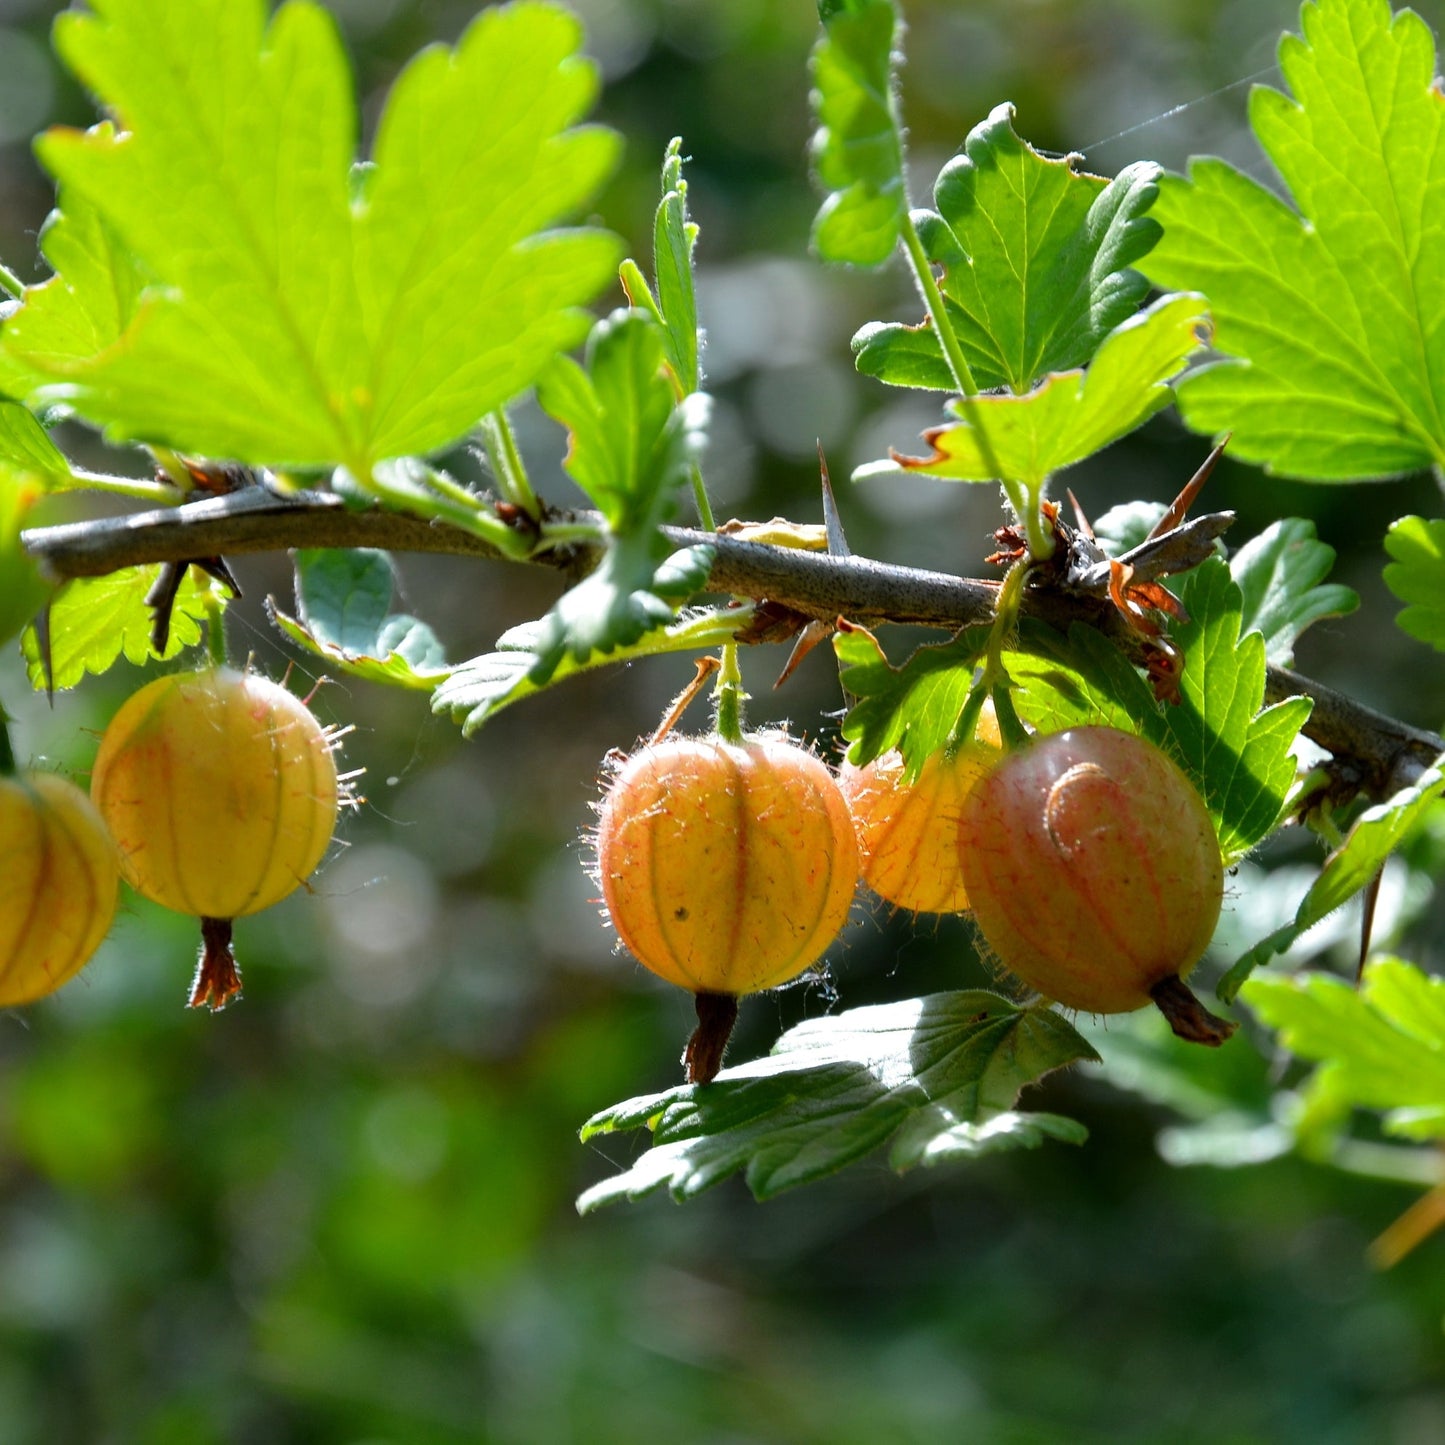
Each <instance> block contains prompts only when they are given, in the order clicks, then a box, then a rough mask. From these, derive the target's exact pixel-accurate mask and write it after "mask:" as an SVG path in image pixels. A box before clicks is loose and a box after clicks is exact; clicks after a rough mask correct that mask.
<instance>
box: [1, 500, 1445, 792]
mask: <svg viewBox="0 0 1445 1445" xmlns="http://www.w3.org/2000/svg"><path fill="white" fill-rule="evenodd" d="M595 520H596V519H595V518H593V517H592V515H591V514H590V513H585V512H577V513H568V514H565V515H562V516H558V517H557V518H555V521H556V522H557V523H558V524H560V525H562V526H565V527H575V526H576V524H578V523H586V522H589V521H595ZM664 530H665V531H666V533H667V537H668V541H669V542H670V543H671V544H672V545H673V546H674V547H679V548H681V547H690V546H695V545H697V544H698V543H700V542H706V543H708V544H709V545H711V546H712V547H713V548H715V550H716V556H715V560H714V562H713V567H712V572H711V575H710V577H709V580H708V588H709V590H710V591H713V592H719V593H725V594H731V595H734V596H738V597H755V598H767V599H768V600H769V601H770V602H772V603H773V604H774V605H775V606H778V607H782V608H787V609H790V610H792V611H794V612H797V613H800V614H802V615H803V616H805V617H809V618H819V619H822V620H824V621H830V622H831V621H832V620H833V619H835V618H837V617H840V616H845V617H848V618H849V619H851V620H853V621H856V622H860V623H862V624H864V625H866V626H875V625H878V624H880V623H885V622H902V623H917V624H921V625H923V626H928V627H938V628H946V629H949V630H956V629H957V628H959V627H963V626H968V625H971V624H978V623H989V622H991V621H992V620H993V615H994V605H995V601H996V599H997V596H998V586H999V584H998V583H997V582H991V581H985V580H981V579H977V578H967V577H953V576H950V575H948V574H947V573H942V572H927V571H923V570H920V569H918V568H914V567H894V566H889V565H887V564H885V563H882V562H875V561H872V560H871V559H869V558H867V557H856V556H853V557H840V556H830V555H828V554H827V553H822V552H809V551H804V550H801V549H798V548H791V547H773V546H768V545H765V544H764V543H761V542H748V541H743V540H741V539H739V538H736V537H729V536H727V535H725V534H718V533H709V532H701V531H697V530H695V529H692V528H685V527H669V528H665V529H664ZM545 539H546V524H545V523H544V526H543V543H544V545H545ZM22 540H23V541H24V544H25V546H26V548H27V549H28V550H29V551H30V553H31V554H32V555H33V556H34V557H35V558H36V559H37V560H38V561H39V562H40V563H41V564H42V566H43V568H44V569H45V571H46V572H47V573H48V574H49V576H50V577H51V578H52V579H53V580H55V581H57V582H58V581H64V580H67V579H69V578H72V577H98V576H104V575H106V574H107V573H110V572H115V571H118V570H119V569H120V568H122V567H133V566H138V565H141V564H143V563H150V562H171V561H185V560H187V559H189V558H192V557H197V556H221V555H225V554H237V553H245V552H268V551H281V550H284V549H286V548H291V547H381V548H385V549H387V550H389V551H396V552H430V553H447V554H451V555H456V556H470V557H481V558H489V559H493V560H506V559H503V557H502V554H501V553H500V552H499V551H498V550H497V549H496V548H495V547H493V546H491V545H489V544H488V543H487V542H486V541H485V540H483V539H482V538H480V537H478V536H476V535H475V534H473V533H469V532H464V531H462V530H460V529H459V528H456V527H452V526H448V525H446V524H445V523H441V522H427V521H423V520H421V519H419V518H416V517H410V516H406V515H405V514H403V513H400V512H394V511H386V510H382V509H380V508H373V509H370V510H360V511H358V510H353V509H351V508H349V507H348V506H347V505H346V504H345V503H344V502H343V501H342V500H341V498H339V497H337V496H334V495H332V494H331V493H327V492H302V493H298V494H296V495H294V496H291V497H285V498H283V497H278V496H276V495H275V494H274V493H272V492H269V491H263V490H261V489H256V490H249V489H248V490H245V491H241V492H235V493H232V494H230V495H228V496H222V497H211V498H207V499H206V500H204V501H199V502H188V503H186V504H184V505H183V506H178V507H168V508H164V509H161V510H159V511H153V512H140V513H135V514H133V515H131V516H126V517H106V518H100V519H98V520H94V521H87V522H71V523H67V524H65V525H62V526H56V527H40V528H35V529H33V530H31V531H27V532H24V533H22ZM599 545H600V544H597V543H587V542H585V541H579V542H574V543H571V544H570V545H567V546H563V547H555V548H550V549H545V550H540V551H538V552H536V553H535V554H534V555H533V557H532V558H531V559H529V560H531V561H532V562H534V563H536V564H538V565H541V566H547V567H552V568H555V569H557V570H559V571H563V572H565V573H567V574H569V575H576V573H578V572H580V571H586V570H587V566H588V560H589V559H588V553H589V552H591V551H595V550H597V549H598V547H599ZM1023 612H1024V613H1025V614H1026V615H1028V616H1031V617H1035V618H1038V619H1039V620H1040V621H1043V622H1046V623H1048V624H1049V625H1050V626H1053V627H1057V628H1060V629H1064V628H1067V626H1068V625H1069V623H1070V622H1072V621H1077V620H1083V621H1087V622H1090V623H1093V624H1094V625H1096V626H1098V627H1100V628H1101V629H1102V630H1103V631H1105V632H1106V633H1108V634H1109V635H1110V636H1112V637H1114V638H1115V639H1116V640H1118V641H1119V642H1121V643H1122V644H1124V645H1126V646H1127V645H1128V644H1129V642H1130V638H1129V636H1128V633H1127V629H1126V628H1125V627H1124V626H1123V625H1122V624H1121V623H1120V622H1119V619H1118V615H1117V613H1115V612H1114V610H1113V609H1112V608H1111V607H1109V606H1108V604H1107V603H1106V602H1104V601H1102V600H1097V599H1095V598H1092V597H1088V596H1076V595H1073V594H1069V593H1064V592H1059V591H1050V590H1043V589H1029V590H1028V591H1026V593H1025V595H1024V605H1023ZM1300 695H1303V696H1305V697H1308V698H1311V699H1312V700H1313V702H1314V712H1313V714H1312V715H1311V717H1310V720H1309V722H1308V723H1307V724H1306V726H1305V729H1304V730H1305V733H1306V735H1307V736H1308V737H1310V738H1311V739H1313V740H1314V741H1315V742H1316V743H1318V744H1319V745H1320V746H1321V747H1323V748H1325V749H1326V750H1327V751H1329V752H1330V753H1332V754H1334V755H1335V757H1336V758H1337V759H1348V760H1351V761H1352V762H1354V763H1355V764H1356V765H1357V766H1358V767H1359V769H1360V771H1361V786H1362V787H1363V788H1364V789H1365V790H1366V791H1368V792H1370V793H1372V794H1374V795H1376V796H1386V795H1388V794H1389V793H1392V792H1395V791H1398V790H1399V789H1400V788H1403V787H1407V786H1409V785H1410V784H1411V783H1413V782H1414V781H1416V780H1417V779H1418V778H1419V776H1420V774H1421V773H1422V772H1423V771H1424V770H1425V769H1426V768H1428V767H1429V766H1430V764H1431V763H1432V762H1434V761H1435V759H1436V758H1437V757H1439V755H1440V754H1441V753H1442V752H1445V741H1442V740H1441V738H1440V737H1438V736H1437V735H1436V734H1434V733H1432V732H1427V731H1425V730H1423V729H1420V728H1414V727H1411V726H1409V725H1408V724H1407V723H1403V722H1400V721H1399V720H1398V719H1396V718H1392V717H1387V716H1386V715H1385V714H1383V713H1379V712H1376V711H1375V710H1374V709H1373V708H1368V707H1366V706H1364V704H1362V703H1359V702H1356V701H1355V700H1354V699H1353V698H1350V697H1347V696H1345V695H1344V694H1342V693H1338V692H1336V691H1334V689H1332V688H1329V687H1326V686H1325V685H1324V684H1322V683H1319V682H1316V681H1314V680H1313V679H1312V678H1307V677H1303V676H1301V675H1300V674H1298V673H1295V672H1290V671H1288V670H1287V669H1285V668H1282V667H1274V666H1271V667H1270V668H1269V669H1268V671H1267V673H1266V678H1265V700H1266V702H1278V701H1281V700H1282V699H1284V698H1286V697H1295V696H1300Z"/></svg>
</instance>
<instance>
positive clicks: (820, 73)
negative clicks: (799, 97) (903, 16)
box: [813, 0, 908, 266]
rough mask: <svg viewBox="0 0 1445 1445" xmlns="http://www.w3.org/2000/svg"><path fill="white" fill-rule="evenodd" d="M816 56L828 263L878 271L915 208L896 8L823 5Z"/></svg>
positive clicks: (819, 223)
mask: <svg viewBox="0 0 1445 1445" xmlns="http://www.w3.org/2000/svg"><path fill="white" fill-rule="evenodd" d="M818 16H819V18H820V19H821V20H822V22H823V36H822V38H821V39H820V40H819V41H818V44H817V45H816V46H815V47H814V50H813V84H814V90H813V109H814V113H815V114H816V116H817V119H818V127H817V130H816V131H815V132H814V135H813V165H814V168H815V170H816V172H817V178H818V183H819V185H820V186H822V188H823V189H824V190H826V191H827V192H828V195H827V198H826V199H825V200H824V202H823V205H822V208H821V209H820V210H819V212H818V215H817V219H816V220H814V222H813V247H814V249H815V250H816V251H817V253H818V254H819V255H820V256H821V257H822V258H823V259H824V260H825V261H846V262H849V263H850V264H852V265H855V266H877V265H880V264H881V263H882V262H884V261H886V260H887V259H888V258H889V257H890V256H891V255H892V254H893V248H894V247H895V246H896V245H897V244H898V236H899V232H900V230H901V228H902V225H903V220H904V215H905V212H906V209H907V205H908V198H907V192H906V189H905V186H904V176H903V141H902V136H901V133H900V132H901V126H900V122H899V119H898V102H897V98H896V96H895V94H894V88H893V65H894V61H895V56H894V44H895V41H896V39H897V35H898V15H897V12H896V10H895V8H894V6H893V3H892V0H819V3H818Z"/></svg>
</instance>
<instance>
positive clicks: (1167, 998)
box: [1149, 973, 1239, 1049]
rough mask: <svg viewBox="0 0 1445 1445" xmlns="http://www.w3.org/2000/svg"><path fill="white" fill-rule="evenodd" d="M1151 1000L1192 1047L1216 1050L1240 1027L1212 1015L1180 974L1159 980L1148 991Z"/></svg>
mask: <svg viewBox="0 0 1445 1445" xmlns="http://www.w3.org/2000/svg"><path fill="white" fill-rule="evenodd" d="M1149 997H1150V998H1152V999H1153V1000H1154V1002H1155V1004H1156V1005H1157V1006H1158V1008H1159V1012H1160V1013H1162V1014H1163V1015H1164V1017H1165V1018H1166V1019H1168V1020H1169V1027H1170V1028H1171V1029H1173V1030H1174V1032H1175V1033H1176V1034H1178V1036H1179V1037H1180V1038H1181V1039H1187V1040H1188V1041H1189V1042H1190V1043H1191V1044H1208V1045H1209V1046H1210V1048H1216V1049H1217V1048H1218V1047H1219V1045H1220V1044H1222V1043H1223V1042H1224V1041H1225V1039H1227V1038H1228V1037H1229V1036H1230V1035H1231V1034H1232V1033H1233V1032H1234V1031H1235V1029H1237V1028H1238V1027H1239V1025H1238V1024H1236V1023H1231V1022H1230V1021H1229V1020H1228V1019H1222V1018H1220V1017H1219V1016H1218V1015H1217V1014H1212V1013H1210V1012H1209V1010H1208V1009H1207V1008H1205V1007H1204V1005H1203V1004H1202V1003H1200V1002H1199V1000H1198V999H1197V998H1195V996H1194V994H1193V993H1192V992H1191V991H1190V988H1189V985H1188V984H1187V983H1185V982H1184V980H1183V979H1182V978H1180V977H1179V975H1178V974H1177V973H1171V974H1170V975H1169V977H1168V978H1165V979H1160V981H1159V982H1158V983H1156V984H1155V985H1154V987H1153V988H1151V989H1150V990H1149Z"/></svg>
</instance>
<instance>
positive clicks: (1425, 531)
mask: <svg viewBox="0 0 1445 1445" xmlns="http://www.w3.org/2000/svg"><path fill="white" fill-rule="evenodd" d="M1385 550H1386V551H1387V552H1388V553H1389V554H1390V556H1392V557H1393V558H1394V559H1395V560H1394V561H1393V562H1391V563H1389V565H1388V566H1386V568H1385V585H1386V586H1387V587H1388V588H1389V589H1390V591H1391V592H1393V593H1394V594H1395V596H1396V597H1398V598H1399V599H1400V601H1401V602H1404V603H1407V604H1408V605H1407V606H1406V608H1405V610H1404V611H1403V612H1401V613H1400V614H1399V616H1397V617H1396V618H1395V621H1396V622H1397V623H1398V624H1399V626H1400V627H1401V628H1403V629H1404V630H1405V631H1406V632H1408V633H1409V634H1410V636H1411V637H1414V638H1417V639H1418V640H1419V641H1421V642H1428V643H1429V644H1430V646H1431V647H1433V648H1434V649H1435V650H1436V651H1437V652H1445V521H1441V520H1439V519H1438V518H1436V519H1433V520H1431V521H1426V520H1425V518H1423V517H1401V518H1400V520H1399V521H1398V522H1396V523H1395V524H1394V526H1392V527H1391V528H1390V530H1389V531H1388V532H1386V533H1385Z"/></svg>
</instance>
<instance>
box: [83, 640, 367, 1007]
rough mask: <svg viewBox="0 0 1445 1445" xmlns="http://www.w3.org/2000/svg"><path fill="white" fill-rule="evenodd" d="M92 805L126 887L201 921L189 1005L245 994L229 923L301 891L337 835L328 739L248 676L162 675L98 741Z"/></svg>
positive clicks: (294, 701) (287, 696) (270, 687)
mask: <svg viewBox="0 0 1445 1445" xmlns="http://www.w3.org/2000/svg"><path fill="white" fill-rule="evenodd" d="M91 796H92V797H93V798H94V799H95V802H96V806H97V807H98V808H99V809H100V812H101V814H102V816H103V817H104V818H105V821H106V823H107V825H108V826H109V828H110V831H111V834H112V835H113V837H114V838H115V840H116V843H117V844H118V846H119V848H120V866H121V871H122V873H123V875H124V876H125V879H126V881H127V882H128V883H129V884H130V885H131V886H132V887H133V888H135V889H136V891H137V892H139V893H142V894H144V895H145V896H146V897H147V898H150V899H153V900H154V901H155V902H157V903H161V904H164V905H165V906H166V907H167V908H173V909H175V910H176V911H177V912H179V913H191V914H195V915H196V916H197V917H199V918H200V919H201V924H202V935H203V937H204V938H205V942H206V954H205V956H204V957H203V959H202V963H201V967H200V970H199V972H198V974H197V979H196V984H195V988H194V990H193V994H192V998H191V1003H192V1004H193V1005H196V1004H200V1003H207V1002H209V1003H210V1004H211V1006H212V1007H213V1008H219V1007H221V1006H223V1005H224V1004H225V1003H226V1001H227V1000H228V999H229V998H230V997H231V996H232V995H233V994H234V993H236V992H237V991H238V990H239V988H240V979H239V975H237V974H236V972H235V964H234V960H233V959H231V957H230V931H231V925H230V921H231V919H233V918H237V917H239V916H241V915H243V914H247V913H256V912H258V911H259V910H260V909H262V908H267V907H269V906H270V905H271V904H273V903H276V902H278V901H279V900H280V899H282V898H284V897H286V895H287V894H288V893H290V892H292V891H293V890H294V889H295V888H297V887H298V886H299V885H300V884H301V883H303V882H304V881H305V880H306V878H307V877H308V876H309V875H310V873H311V872H312V870H313V869H314V868H315V867H316V865H317V864H318V863H319V862H320V861H321V858H322V855H323V854H324V853H325V852H326V849H327V846H328V845H329V843H330V842H331V835H332V832H333V830H334V828H335V826H336V815H337V807H338V802H339V786H338V781H337V776H336V764H335V762H334V760H333V758H332V755H331V742H330V740H329V739H328V738H327V736H326V733H325V731H324V730H323V728H322V726H321V724H320V723H319V722H317V720H316V719H315V717H314V716H312V714H311V712H310V710H309V709H308V708H307V707H306V705H305V703H303V702H302V701H301V700H300V699H299V698H297V697H295V696H294V695H293V694H292V693H290V692H288V691H287V690H286V689H285V688H284V687H282V686H280V685H279V684H278V683H274V682H270V681H268V680H267V679H266V678H264V677H258V676H256V675H254V674H251V673H239V672H232V671H230V670H228V669H224V668H219V669H208V670H206V671H203V672H197V673H181V674H176V675H173V676H169V677H161V678H157V679H156V680H155V681H154V682H151V683H148V684H147V685H146V686H145V687H143V688H141V690H140V691H139V692H137V693H136V694H135V695H134V696H132V697H131V698H129V699H128V700H127V701H126V702H125V704H124V705H123V706H122V707H121V709H120V711H119V712H117V713H116V715H115V717H114V718H113V719H112V720H111V723H110V726H109V727H108V728H107V729H106V731H105V736H104V737H103V738H102V740H101V745H100V752H99V753H98V755H97V757H96V761H95V770H94V773H93V775H92V778H91Z"/></svg>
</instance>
